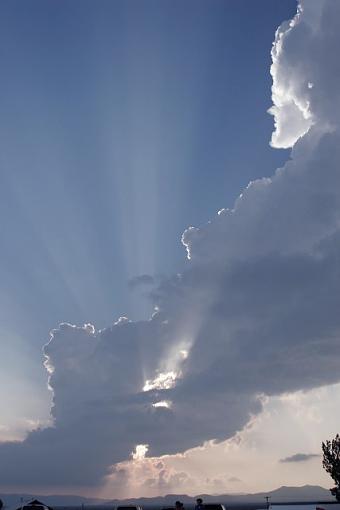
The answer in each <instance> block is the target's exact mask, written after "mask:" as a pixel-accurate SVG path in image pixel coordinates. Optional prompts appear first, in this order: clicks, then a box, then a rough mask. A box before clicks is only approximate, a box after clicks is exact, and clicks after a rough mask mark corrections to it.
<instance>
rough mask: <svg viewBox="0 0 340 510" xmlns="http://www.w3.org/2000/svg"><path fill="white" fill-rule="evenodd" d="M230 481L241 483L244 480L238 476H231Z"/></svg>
mask: <svg viewBox="0 0 340 510" xmlns="http://www.w3.org/2000/svg"><path fill="white" fill-rule="evenodd" d="M228 482H232V483H240V482H242V480H241V479H240V478H237V476H231V477H230V478H228Z"/></svg>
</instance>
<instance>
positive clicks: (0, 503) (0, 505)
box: [0, 499, 4, 510]
mask: <svg viewBox="0 0 340 510" xmlns="http://www.w3.org/2000/svg"><path fill="white" fill-rule="evenodd" d="M3 506H4V504H3V502H2V499H0V510H1V509H2V508H3Z"/></svg>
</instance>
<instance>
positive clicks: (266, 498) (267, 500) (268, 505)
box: [264, 496, 270, 510]
mask: <svg viewBox="0 0 340 510" xmlns="http://www.w3.org/2000/svg"><path fill="white" fill-rule="evenodd" d="M264 499H265V500H266V502H267V505H266V508H267V510H269V508H270V502H269V500H270V496H266V497H265V498H264Z"/></svg>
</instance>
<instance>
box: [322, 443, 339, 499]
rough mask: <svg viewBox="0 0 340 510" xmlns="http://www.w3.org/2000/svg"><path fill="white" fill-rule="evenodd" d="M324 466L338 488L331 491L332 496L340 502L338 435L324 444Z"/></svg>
mask: <svg viewBox="0 0 340 510" xmlns="http://www.w3.org/2000/svg"><path fill="white" fill-rule="evenodd" d="M322 452H323V460H322V465H323V467H324V468H325V470H326V471H327V473H328V474H329V475H330V476H331V477H332V479H333V480H334V482H335V484H336V487H335V488H334V489H331V492H332V494H334V495H335V496H336V498H337V499H338V500H340V436H339V434H337V435H336V436H335V438H334V439H332V440H331V441H325V442H324V443H322Z"/></svg>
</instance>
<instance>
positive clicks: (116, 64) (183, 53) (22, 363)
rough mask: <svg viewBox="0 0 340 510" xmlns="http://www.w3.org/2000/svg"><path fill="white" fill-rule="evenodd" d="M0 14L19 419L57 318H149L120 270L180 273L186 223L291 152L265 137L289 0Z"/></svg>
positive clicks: (106, 4) (1, 121)
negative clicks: (274, 59) (277, 42)
mask: <svg viewBox="0 0 340 510" xmlns="http://www.w3.org/2000/svg"><path fill="white" fill-rule="evenodd" d="M0 11H1V12H0V48H1V49H0V55H1V68H2V79H1V84H0V89H1V115H0V133H1V137H0V138H1V151H0V154H1V167H0V171H1V173H0V176H1V186H0V190H1V191H0V193H1V200H0V207H1V218H2V220H1V240H2V243H1V244H2V250H1V252H2V253H1V265H0V280H1V282H2V292H1V324H2V326H1V327H2V333H1V334H2V336H3V339H4V340H3V342H2V347H1V358H2V360H4V361H5V363H4V367H3V369H2V375H1V377H2V378H4V379H5V380H10V381H11V382H12V383H13V379H14V377H15V381H16V382H15V384H16V385H19V388H18V395H17V399H16V405H15V406H14V407H15V409H12V412H13V414H15V415H17V416H20V414H21V410H20V403H21V397H20V395H19V394H20V392H21V389H22V388H21V383H22V384H23V387H25V386H26V383H27V381H28V379H29V382H28V384H29V386H30V385H32V384H34V385H35V386H36V387H37V389H36V391H38V392H40V393H41V392H43V393H44V392H45V390H44V387H45V373H44V371H43V369H42V366H41V354H40V352H41V347H42V344H43V343H45V341H46V339H47V338H48V332H49V330H50V329H51V328H53V327H56V326H57V325H58V323H59V322H61V321H69V322H71V323H77V324H78V323H79V324H82V323H84V322H93V323H94V324H95V325H96V326H97V327H105V326H108V325H109V324H110V323H111V322H112V320H113V319H116V318H117V317H119V316H120V315H127V316H129V317H131V318H141V317H145V316H146V314H147V313H149V310H150V308H149V307H148V305H147V304H146V300H145V299H144V297H143V293H144V292H143V291H139V292H138V291H135V292H131V291H130V290H129V289H128V286H127V281H128V280H129V278H131V277H133V276H136V275H140V274H144V273H147V274H151V275H155V274H169V273H173V272H176V271H179V270H180V269H181V267H182V264H183V261H184V259H185V250H184V249H183V247H182V245H181V244H180V236H181V234H182V232H183V230H184V229H185V228H186V227H187V226H189V225H200V224H202V223H205V222H207V221H208V220H209V218H210V217H211V215H212V214H214V213H215V212H216V211H217V210H219V209H220V208H222V207H225V206H228V205H232V203H233V201H234V199H235V197H236V196H237V195H238V194H239V192H240V190H241V189H242V188H243V187H244V186H245V185H246V184H247V183H248V181H249V180H252V179H254V178H257V177H260V176H263V175H270V174H272V173H273V170H274V169H275V168H276V167H278V166H281V165H282V163H283V162H284V161H285V159H286V158H287V157H288V154H287V152H286V151H278V150H274V149H271V148H270V147H269V145H268V140H269V138H270V133H271V131H272V127H273V119H272V117H270V116H269V115H268V114H267V113H266V110H267V109H268V107H269V106H270V87H271V78H270V75H269V65H270V49H271V45H272V41H273V34H274V32H275V29H276V28H277V26H278V25H279V24H280V22H281V21H282V20H284V19H288V18H289V17H291V16H292V14H293V13H294V11H295V1H293V0H292V1H288V0H285V1H284V2H273V1H268V0H261V1H259V2H250V1H247V0H237V1H228V0H224V1H219V0H214V1H212V2H204V1H196V0H195V1H186V2H182V1H177V0H175V1H167V0H165V1H162V2H159V1H153V0H148V1H145V2H133V1H129V0H128V1H124V2H121V1H115V2H111V1H106V0H101V1H100V2H89V1H84V0H82V1H77V0H73V1H64V0H63V1H60V2H57V3H56V2H52V1H39V0H33V1H31V2H23V1H4V2H2V3H1V7H0ZM18 367H19V370H18ZM14 372H15V376H13V373H14ZM26 387H27V386H26ZM38 388H39V390H38ZM24 400H25V401H27V398H26V399H24ZM38 401H39V399H38ZM36 405H38V403H37V404H36ZM25 412H26V414H27V412H28V410H26V411H25Z"/></svg>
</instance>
